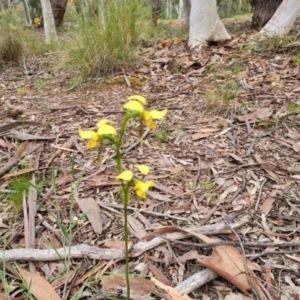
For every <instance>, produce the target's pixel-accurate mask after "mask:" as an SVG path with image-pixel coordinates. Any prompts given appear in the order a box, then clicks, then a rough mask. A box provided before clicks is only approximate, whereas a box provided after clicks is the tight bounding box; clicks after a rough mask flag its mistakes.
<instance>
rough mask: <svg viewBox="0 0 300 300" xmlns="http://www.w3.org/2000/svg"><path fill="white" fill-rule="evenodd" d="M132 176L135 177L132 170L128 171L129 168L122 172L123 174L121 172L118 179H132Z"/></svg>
mask: <svg viewBox="0 0 300 300" xmlns="http://www.w3.org/2000/svg"><path fill="white" fill-rule="evenodd" d="M132 178H133V174H132V172H131V171H128V170H126V171H124V172H122V173H121V174H119V175H118V176H117V177H116V179H118V180H126V181H131V180H132Z"/></svg>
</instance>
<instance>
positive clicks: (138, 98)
mask: <svg viewBox="0 0 300 300" xmlns="http://www.w3.org/2000/svg"><path fill="white" fill-rule="evenodd" d="M127 100H137V101H139V102H141V103H142V104H143V105H146V103H147V101H146V98H145V97H143V96H140V95H132V96H129V97H127Z"/></svg>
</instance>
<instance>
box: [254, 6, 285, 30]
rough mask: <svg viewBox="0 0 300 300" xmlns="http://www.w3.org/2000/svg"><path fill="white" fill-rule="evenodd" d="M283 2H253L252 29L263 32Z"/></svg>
mask: <svg viewBox="0 0 300 300" xmlns="http://www.w3.org/2000/svg"><path fill="white" fill-rule="evenodd" d="M281 3H282V0H252V9H253V15H252V27H253V28H254V29H256V30H258V31H259V30H261V29H262V28H263V27H264V26H265V25H266V24H267V23H268V22H269V20H270V19H271V18H272V17H273V15H274V13H275V12H276V10H277V8H278V7H279V5H280V4H281Z"/></svg>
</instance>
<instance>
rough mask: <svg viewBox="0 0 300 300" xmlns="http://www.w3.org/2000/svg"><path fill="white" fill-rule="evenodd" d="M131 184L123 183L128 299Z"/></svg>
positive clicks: (128, 295) (128, 288)
mask: <svg viewBox="0 0 300 300" xmlns="http://www.w3.org/2000/svg"><path fill="white" fill-rule="evenodd" d="M129 186H130V182H127V183H126V185H124V183H123V184H122V187H123V191H124V196H123V207H124V208H123V209H124V236H125V268H126V270H125V275H126V285H127V297H126V298H127V300H130V281H129V249H128V210H127V204H128V196H129Z"/></svg>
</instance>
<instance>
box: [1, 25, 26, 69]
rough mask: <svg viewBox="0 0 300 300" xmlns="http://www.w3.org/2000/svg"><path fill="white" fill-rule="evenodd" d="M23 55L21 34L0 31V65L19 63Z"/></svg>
mask: <svg viewBox="0 0 300 300" xmlns="http://www.w3.org/2000/svg"><path fill="white" fill-rule="evenodd" d="M22 53H23V45H22V43H21V41H20V39H19V34H18V32H17V31H16V30H13V29H0V64H1V63H3V62H18V61H19V60H20V59H21V57H22Z"/></svg>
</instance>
